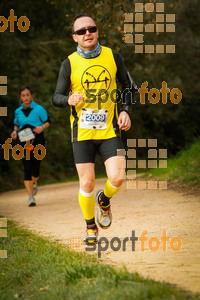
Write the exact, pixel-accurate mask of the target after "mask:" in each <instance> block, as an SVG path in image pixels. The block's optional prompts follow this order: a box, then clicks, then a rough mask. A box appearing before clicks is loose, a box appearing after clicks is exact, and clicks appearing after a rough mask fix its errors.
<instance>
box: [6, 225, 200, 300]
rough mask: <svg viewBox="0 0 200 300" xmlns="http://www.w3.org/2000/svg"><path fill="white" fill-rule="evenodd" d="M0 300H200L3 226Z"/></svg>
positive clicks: (17, 229) (171, 287)
mask: <svg viewBox="0 0 200 300" xmlns="http://www.w3.org/2000/svg"><path fill="white" fill-rule="evenodd" d="M0 249H6V250H7V253H8V258H6V259H0V276H1V280H0V299H4V300H7V299H13V298H15V299H16V298H21V299H32V298H34V299H54V300H55V299H91V300H92V299H117V300H118V299H171V300H172V299H181V300H182V299H199V296H198V295H194V294H192V293H190V292H187V291H181V290H178V289H177V288H175V287H174V286H172V285H170V284H168V283H165V282H162V283H161V282H156V281H153V280H150V279H143V278H142V277H140V276H139V275H138V274H137V273H129V272H127V271H126V269H125V268H124V269H121V270H116V269H114V268H113V267H111V266H106V265H102V264H100V261H98V259H97V258H96V257H95V256H92V255H87V254H85V253H79V252H74V251H71V250H69V249H68V247H66V246H64V245H61V244H57V243H56V242H52V241H49V240H48V239H45V238H41V237H38V236H36V235H34V234H32V233H31V232H30V231H27V230H24V229H21V228H18V227H16V225H15V224H14V223H13V222H8V238H1V239H0Z"/></svg>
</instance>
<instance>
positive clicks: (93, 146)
mask: <svg viewBox="0 0 200 300" xmlns="http://www.w3.org/2000/svg"><path fill="white" fill-rule="evenodd" d="M72 145H73V152H74V161H75V164H81V163H94V162H95V156H96V154H97V153H99V154H100V156H101V158H102V160H103V162H105V161H106V160H107V159H108V158H110V157H112V156H117V149H124V146H123V144H122V141H121V139H120V137H114V138H111V139H107V140H87V141H78V142H73V144H72Z"/></svg>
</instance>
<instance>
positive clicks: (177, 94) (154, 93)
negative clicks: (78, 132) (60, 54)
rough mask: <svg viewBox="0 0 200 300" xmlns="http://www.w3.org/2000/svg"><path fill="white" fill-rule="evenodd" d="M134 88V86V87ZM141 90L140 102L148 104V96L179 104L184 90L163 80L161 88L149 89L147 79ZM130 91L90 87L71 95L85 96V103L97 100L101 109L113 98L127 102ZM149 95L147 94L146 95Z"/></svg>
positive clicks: (154, 99)
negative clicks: (170, 87) (171, 86)
mask: <svg viewBox="0 0 200 300" xmlns="http://www.w3.org/2000/svg"><path fill="white" fill-rule="evenodd" d="M133 88H134V87H133ZM137 92H139V94H140V104H146V100H147V98H148V100H149V102H150V103H151V104H157V103H158V102H160V100H161V102H162V104H167V102H168V101H169V99H170V101H171V103H173V104H179V103H180V102H181V100H182V96H183V95H182V92H181V91H180V89H178V88H173V89H172V90H170V89H169V88H168V87H167V82H165V81H163V82H162V86H161V88H160V90H159V89H156V88H152V89H150V90H149V89H148V81H145V82H143V83H142V84H141V87H140V88H139V89H138V90H137V89H135V93H137ZM129 93H130V90H129V88H126V89H125V90H124V91H123V92H121V91H120V90H119V89H117V88H116V89H113V90H112V91H111V92H110V93H109V91H108V90H107V89H95V88H88V89H86V90H85V93H84V92H81V91H79V90H73V91H72V92H71V93H70V95H71V97H77V94H78V95H81V96H84V97H85V103H89V104H93V103H96V102H97V108H98V109H101V105H102V104H105V103H107V102H108V100H111V102H113V103H116V102H118V103H120V102H121V101H122V104H125V103H126V97H127V94H129ZM146 95H147V96H146ZM130 97H131V104H135V103H136V100H134V99H133V98H132V93H130Z"/></svg>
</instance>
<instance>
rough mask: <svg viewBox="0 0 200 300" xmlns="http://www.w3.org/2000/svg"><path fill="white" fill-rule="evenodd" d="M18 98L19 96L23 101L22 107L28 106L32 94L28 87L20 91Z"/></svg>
mask: <svg viewBox="0 0 200 300" xmlns="http://www.w3.org/2000/svg"><path fill="white" fill-rule="evenodd" d="M20 98H21V100H22V102H23V103H24V107H29V105H30V104H31V100H32V95H31V92H30V91H29V90H28V89H26V90H24V91H22V92H21V94H20Z"/></svg>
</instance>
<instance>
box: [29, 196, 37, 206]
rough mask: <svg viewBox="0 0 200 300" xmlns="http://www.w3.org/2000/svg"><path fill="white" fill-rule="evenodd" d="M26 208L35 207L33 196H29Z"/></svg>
mask: <svg viewBox="0 0 200 300" xmlns="http://www.w3.org/2000/svg"><path fill="white" fill-rule="evenodd" d="M28 206H36V203H35V198H34V197H33V196H29V199H28Z"/></svg>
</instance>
